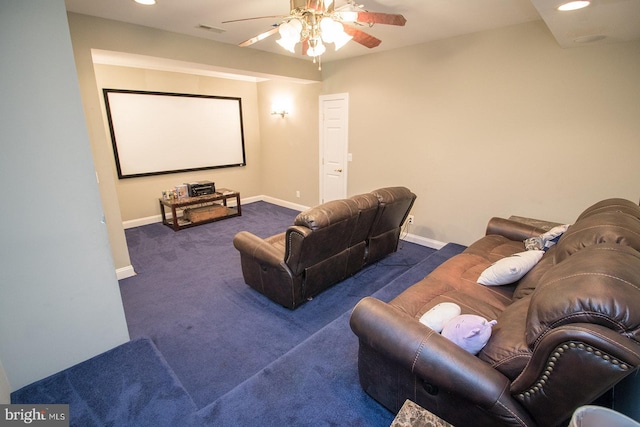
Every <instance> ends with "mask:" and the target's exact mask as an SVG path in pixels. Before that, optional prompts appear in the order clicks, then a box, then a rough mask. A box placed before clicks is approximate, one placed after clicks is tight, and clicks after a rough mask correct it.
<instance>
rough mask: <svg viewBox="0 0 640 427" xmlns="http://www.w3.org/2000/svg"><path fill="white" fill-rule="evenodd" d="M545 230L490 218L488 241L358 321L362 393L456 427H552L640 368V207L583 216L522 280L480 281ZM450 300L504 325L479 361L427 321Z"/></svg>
mask: <svg viewBox="0 0 640 427" xmlns="http://www.w3.org/2000/svg"><path fill="white" fill-rule="evenodd" d="M544 232H545V230H541V229H536V228H535V227H532V226H530V225H525V224H522V223H517V222H513V221H509V220H505V219H498V218H494V219H492V220H491V221H490V222H489V224H488V227H487V234H486V236H485V237H483V238H481V239H480V240H478V241H476V242H475V243H473V244H471V245H470V246H469V247H468V248H466V249H465V250H464V252H462V253H460V254H458V255H456V256H454V257H452V258H450V259H449V260H447V261H445V262H444V263H443V264H441V265H440V266H439V267H437V268H436V269H435V270H434V271H433V272H431V273H430V274H429V275H428V276H427V277H426V278H424V279H423V280H422V281H420V282H418V283H416V284H414V285H412V286H411V287H409V288H408V289H406V290H405V291H404V292H402V293H401V294H400V295H398V296H397V297H396V298H394V299H393V300H391V301H390V302H389V303H385V302H382V301H380V300H377V299H374V298H371V297H367V298H364V299H363V300H362V301H360V302H359V303H358V304H357V305H356V307H355V308H354V310H353V312H352V314H351V320H350V324H351V328H352V330H353V331H354V333H355V334H356V335H357V336H358V338H359V354H358V369H359V376H360V382H361V385H362V387H363V388H364V390H365V391H366V392H367V393H368V394H369V395H371V396H372V397H373V398H375V399H376V400H377V401H379V402H380V403H382V404H383V405H384V406H386V407H387V408H388V409H390V410H391V411H393V412H397V411H398V410H399V409H400V407H401V406H402V404H403V402H404V401H405V399H410V400H412V401H414V402H416V403H418V404H419V405H421V406H422V407H424V408H426V409H427V410H429V411H431V412H433V413H435V414H436V415H438V416H440V417H441V418H443V419H445V420H446V421H448V422H450V423H451V424H453V425H455V426H456V427H463V426H544V427H549V426H555V425H558V424H560V423H563V422H567V420H568V419H569V418H570V417H571V414H572V412H573V411H574V410H575V409H576V408H578V407H579V406H581V405H585V404H588V403H591V402H593V401H594V400H595V399H597V398H598V397H599V396H601V395H603V394H604V393H606V392H607V390H609V389H611V388H612V387H613V386H614V385H615V384H616V383H618V382H619V381H620V380H621V379H623V378H624V377H626V376H628V375H630V374H631V373H633V372H634V371H635V370H636V369H637V367H638V366H639V364H640V344H639V342H640V252H639V251H640V207H638V205H636V204H634V203H632V202H630V201H628V200H623V199H608V200H604V201H602V202H599V203H597V204H595V205H593V206H591V207H589V208H588V209H587V210H585V211H584V212H583V213H582V214H581V215H580V216H579V217H578V219H577V220H576V221H575V223H574V224H572V225H571V226H570V227H569V229H568V230H567V231H566V232H565V233H564V234H563V235H562V236H561V238H560V239H559V241H558V242H557V244H556V245H554V246H551V248H550V249H549V250H548V251H547V252H546V253H545V254H544V256H543V257H542V259H541V260H540V261H539V262H538V263H537V264H536V265H535V266H534V267H533V268H532V269H531V270H530V271H529V272H528V273H527V274H526V275H525V276H524V277H522V278H521V279H520V280H519V281H517V282H516V283H513V284H510V285H503V286H491V287H489V286H484V285H480V284H478V283H476V281H477V280H478V277H479V276H480V274H481V273H482V272H483V270H484V269H485V268H487V267H489V266H490V265H491V264H492V263H495V262H496V261H498V260H500V259H502V258H503V257H506V256H509V255H512V254H514V253H518V252H522V251H524V249H525V248H524V244H523V240H524V239H527V238H530V237H534V236H538V235H540V234H542V233H544ZM441 302H453V303H456V304H458V305H459V306H460V307H461V309H462V313H463V314H476V315H480V316H482V317H484V318H486V319H488V320H492V319H496V320H497V325H495V326H494V327H493V331H492V335H491V337H490V339H489V341H488V343H487V345H486V346H485V347H484V348H483V349H482V350H481V351H480V353H479V354H478V355H477V356H476V355H472V354H471V353H468V352H466V351H465V350H463V349H462V348H460V347H458V346H457V345H455V344H454V343H453V342H451V341H449V340H448V339H446V338H444V337H443V336H442V335H440V334H438V333H436V332H435V331H433V330H432V329H430V328H428V327H427V326H424V325H423V324H422V323H420V322H419V319H420V317H421V316H422V315H423V314H424V313H425V312H427V311H428V310H430V309H431V308H433V307H434V306H435V305H436V304H438V303H441Z"/></svg>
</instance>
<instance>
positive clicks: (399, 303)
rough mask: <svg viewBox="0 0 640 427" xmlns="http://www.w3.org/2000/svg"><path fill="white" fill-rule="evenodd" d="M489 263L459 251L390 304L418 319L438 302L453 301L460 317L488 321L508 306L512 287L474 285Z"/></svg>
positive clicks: (474, 255) (477, 256)
mask: <svg viewBox="0 0 640 427" xmlns="http://www.w3.org/2000/svg"><path fill="white" fill-rule="evenodd" d="M490 264H491V262H490V261H489V260H487V259H486V258H485V257H482V256H480V255H476V254H473V253H466V252H463V253H461V254H458V255H456V256H454V257H453V258H450V259H448V260H447V261H445V262H444V263H442V264H441V265H440V266H438V268H436V269H435V270H434V271H432V272H431V273H430V274H429V275H428V276H427V277H425V278H424V279H422V280H421V281H419V282H418V283H416V284H414V285H412V286H411V287H409V288H408V289H406V290H405V291H404V292H402V293H401V294H400V295H398V296H397V297H396V298H395V299H393V300H392V301H391V302H390V304H391V305H393V306H395V307H397V308H398V309H399V310H401V311H403V312H405V313H406V314H408V315H409V316H412V317H415V318H417V319H419V318H420V317H421V316H422V315H423V314H424V313H426V312H427V311H429V310H430V309H431V308H433V307H434V306H435V305H436V304H439V303H440V302H453V303H456V304H458V305H459V306H460V308H461V310H462V313H463V314H477V315H479V316H483V317H485V318H487V320H492V319H494V318H496V317H497V316H498V314H500V313H501V312H502V310H504V308H505V307H506V306H508V305H509V304H510V303H511V294H512V292H513V287H509V286H501V287H485V286H482V285H479V284H478V283H476V281H477V280H478V277H479V275H480V273H481V272H482V271H483V270H484V269H485V268H487V267H488V266H489V265H490Z"/></svg>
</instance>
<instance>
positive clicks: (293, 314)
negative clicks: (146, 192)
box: [12, 202, 464, 426]
mask: <svg viewBox="0 0 640 427" xmlns="http://www.w3.org/2000/svg"><path fill="white" fill-rule="evenodd" d="M295 215H297V212H296V211H293V210H289V209H285V208H282V207H278V206H274V205H271V204H268V203H264V202H257V203H252V204H248V205H246V206H243V215H242V216H241V217H236V218H230V219H226V220H224V221H220V222H216V223H211V224H206V225H202V226H198V227H194V228H191V229H186V230H181V231H179V232H174V231H173V230H171V229H169V228H168V227H166V226H164V225H161V224H152V225H148V226H143V227H138V228H135V229H130V230H127V231H126V235H127V241H128V244H129V248H130V254H131V259H132V263H133V266H134V268H135V270H136V271H137V272H138V275H137V276H135V277H132V278H129V279H126V280H122V281H121V292H122V297H123V304H124V307H125V312H126V316H127V322H128V325H129V331H130V334H131V337H132V341H131V342H130V343H127V344H125V345H123V346H121V347H118V348H116V349H114V350H112V351H110V352H107V353H105V354H103V355H100V356H97V357H96V358H93V359H91V360H89V361H86V362H83V363H81V364H80V365H77V366H76V367H73V368H70V369H68V370H66V371H63V372H62V373H59V374H56V375H54V376H52V377H50V378H48V379H45V380H41V381H39V382H37V383H34V384H32V385H30V386H27V387H25V388H23V389H22V390H19V391H17V392H15V393H13V394H12V399H13V401H14V403H23V402H24V403H71V417H72V423H71V424H72V425H77V426H85V425H87V426H91V425H114V426H146V425H149V426H151V425H193V426H210V425H211V426H226V425H228V426H243V425H256V424H260V425H283V424H286V425H314V426H316V425H362V426H364V425H366V426H378V425H380V426H383V425H389V423H390V422H391V420H392V419H393V415H392V414H391V413H389V412H388V411H387V410H386V409H384V408H383V407H382V406H380V405H379V404H377V403H376V402H375V401H374V400H373V399H371V398H370V397H368V396H367V395H366V394H365V393H364V392H363V391H362V389H361V388H360V385H359V382H358V378H357V338H356V337H355V336H354V335H353V333H352V332H351V330H350V328H349V326H348V319H349V314H350V311H351V308H352V307H353V306H354V305H355V304H356V303H357V302H358V301H359V300H360V299H361V298H363V297H364V296H367V295H371V294H374V295H375V296H376V297H378V298H380V299H383V300H389V299H391V298H393V297H394V296H395V295H397V294H398V293H400V292H402V290H404V289H405V288H406V287H408V286H410V285H411V284H413V283H415V282H417V281H418V280H420V279H422V278H423V277H424V276H425V275H426V274H428V273H429V272H430V271H431V270H432V269H433V268H435V267H436V266H437V265H439V264H440V263H442V262H443V261H445V260H446V259H447V258H449V257H450V256H453V255H455V254H456V253H458V252H460V251H461V250H462V249H464V247H462V246H459V245H451V244H450V245H447V246H445V247H444V248H443V249H441V250H440V251H435V250H433V249H429V248H425V247H422V246H419V245H415V244H412V243H408V242H402V241H401V242H400V247H399V250H398V252H396V253H394V254H391V255H390V256H388V257H387V258H385V259H383V260H382V261H381V262H379V263H376V264H375V265H372V266H369V267H367V268H366V269H364V270H362V271H361V272H359V273H358V274H356V275H355V276H354V277H352V278H349V279H347V280H345V281H343V282H341V283H339V284H337V285H336V286H334V287H332V288H330V289H328V290H326V291H325V292H323V293H321V294H320V295H318V296H317V297H315V298H314V299H313V300H311V301H309V302H307V303H306V304H304V305H302V306H301V307H299V308H298V309H296V310H293V311H292V310H288V309H285V308H283V307H281V306H279V305H277V304H275V303H273V302H271V301H270V300H268V299H267V298H265V297H264V296H262V295H260V294H259V293H257V292H256V291H254V290H253V289H251V288H250V287H249V286H247V285H246V284H244V281H243V279H242V273H241V270H240V257H239V254H238V253H237V251H236V250H235V249H234V248H233V246H232V239H233V236H234V235H235V234H236V233H237V232H238V231H241V230H249V231H251V232H253V233H255V234H257V235H259V236H262V237H266V236H269V235H272V234H275V233H278V232H281V231H283V230H285V229H286V227H287V226H289V225H290V224H291V223H292V221H293V218H294V217H295ZM145 337H149V338H150V339H146V338H145Z"/></svg>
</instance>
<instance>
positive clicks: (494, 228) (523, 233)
mask: <svg viewBox="0 0 640 427" xmlns="http://www.w3.org/2000/svg"><path fill="white" fill-rule="evenodd" d="M546 231H547V230H545V229H543V228H538V227H535V226H533V225H530V224H525V223H522V222H517V221H512V220H510V219H504V218H498V217H493V218H491V219H490V220H489V223H488V224H487V230H486V232H485V234H486V235H487V236H488V235H490V234H498V235H500V236H504V237H506V238H507V239H509V240H515V241H519V242H521V241H523V240H525V239H528V238H530V237H535V236H539V235H541V234H544V233H546Z"/></svg>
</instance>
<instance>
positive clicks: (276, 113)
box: [271, 108, 289, 119]
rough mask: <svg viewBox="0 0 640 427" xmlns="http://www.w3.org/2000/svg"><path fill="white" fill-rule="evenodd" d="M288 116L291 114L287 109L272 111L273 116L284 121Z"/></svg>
mask: <svg viewBox="0 0 640 427" xmlns="http://www.w3.org/2000/svg"><path fill="white" fill-rule="evenodd" d="M287 114H289V112H288V111H287V110H285V109H281V110H276V109H274V108H272V109H271V115H272V116H275V115H279V116H281V117H282V118H283V119H284V116H286V115H287Z"/></svg>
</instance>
